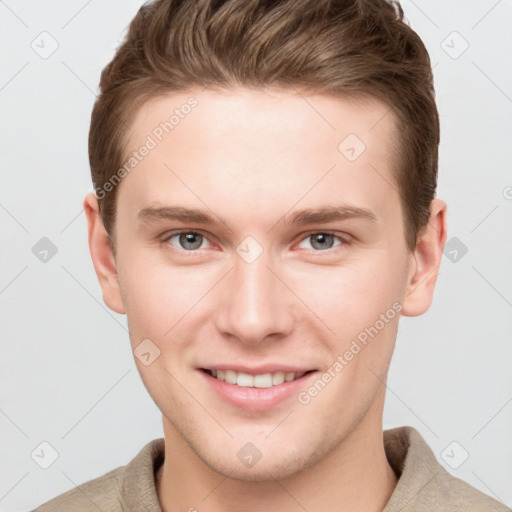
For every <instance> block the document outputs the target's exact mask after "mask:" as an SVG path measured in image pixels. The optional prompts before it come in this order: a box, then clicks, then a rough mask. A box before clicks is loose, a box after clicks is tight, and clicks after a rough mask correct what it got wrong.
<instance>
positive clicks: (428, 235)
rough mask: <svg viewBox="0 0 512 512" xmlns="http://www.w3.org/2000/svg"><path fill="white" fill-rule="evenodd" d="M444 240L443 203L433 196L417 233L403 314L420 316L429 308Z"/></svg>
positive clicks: (444, 212)
mask: <svg viewBox="0 0 512 512" xmlns="http://www.w3.org/2000/svg"><path fill="white" fill-rule="evenodd" d="M445 242H446V203H445V202H444V201H442V200H441V199H434V200H433V201H432V203H431V205H430V218H429V221H428V224H427V225H426V226H425V228H424V229H423V230H422V231H421V233H419V234H418V239H417V242H416V247H415V248H414V253H413V254H412V255H411V257H412V258H413V259H414V261H413V263H412V264H411V269H410V272H409V276H408V280H407V286H406V290H405V296H404V300H403V309H402V312H401V313H402V315H404V316H419V315H422V314H424V313H425V312H426V311H428V309H429V307H430V305H431V303H432V299H433V297H434V288H435V284H436V281H437V276H438V273H439V267H440V265H441V259H442V256H443V247H444V244H445Z"/></svg>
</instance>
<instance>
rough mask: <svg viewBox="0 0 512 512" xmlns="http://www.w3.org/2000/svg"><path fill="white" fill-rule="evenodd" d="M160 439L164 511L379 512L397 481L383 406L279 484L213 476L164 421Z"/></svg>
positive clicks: (159, 483) (159, 488)
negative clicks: (314, 461)
mask: <svg viewBox="0 0 512 512" xmlns="http://www.w3.org/2000/svg"><path fill="white" fill-rule="evenodd" d="M374 405H375V404H374ZM164 436H165V461H164V464H163V465H162V466H161V467H160V469H159V470H158V473H157V494H158V498H159V500H160V504H161V507H162V510H163V511H164V512H178V511H183V510H187V511H191V512H192V511H195V510H208V511H209V512H226V511H229V510H233V508H236V510H238V511H241V512H257V511H261V510H265V511H268V512H282V511H283V510H289V511H295V510H297V511H301V512H303V511H304V510H307V511H308V512H324V511H333V510H336V511H339V512H356V511H358V512H360V511H363V510H364V511H365V512H381V511H382V510H383V509H384V507H385V505H386V503H387V502H388V500H389V498H390V497H391V494H392V493H393V490H394V489H395V486H396V484H397V481H398V480H397V476H396V475H395V472H394V471H393V469H392V468H391V466H390V465H389V463H388V461H387V458H386V454H385V451H384V443H383V437H382V406H381V407H376V408H375V410H373V411H372V410H371V409H370V410H369V411H368V413H367V415H366V416H365V418H364V419H363V420H362V421H361V423H360V424H359V425H358V426H357V427H356V428H355V429H354V430H353V431H352V432H351V433H350V434H349V435H348V436H347V437H346V438H345V439H344V440H343V441H342V442H341V443H340V444H339V445H338V446H337V447H336V449H335V450H333V451H332V452H331V453H330V454H329V456H328V457H326V458H324V459H323V460H321V461H320V462H318V463H317V464H315V465H314V466H311V467H309V468H307V469H306V470H304V471H302V472H301V473H298V474H295V475H293V476H291V477H289V478H286V479H284V480H280V481H278V480H269V481H263V482H248V481H240V480H234V479H230V478H228V477H225V476H223V475H221V474H219V473H217V472H216V471H214V470H213V469H211V468H210V467H208V466H206V464H204V463H203V462H202V460H201V459H199V457H197V455H196V454H195V453H194V452H193V451H192V450H191V448H190V447H189V445H188V444H187V443H186V442H185V441H184V440H183V438H182V437H181V436H180V434H179V433H178V432H177V431H176V430H175V429H174V427H173V426H172V425H171V424H170V423H169V422H167V421H165V419H164ZM235 504H236V506H234V505H235Z"/></svg>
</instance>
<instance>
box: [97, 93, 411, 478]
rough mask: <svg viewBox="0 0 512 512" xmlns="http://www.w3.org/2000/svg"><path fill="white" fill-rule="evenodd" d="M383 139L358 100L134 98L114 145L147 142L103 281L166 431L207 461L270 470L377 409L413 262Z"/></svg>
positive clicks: (279, 473) (304, 456) (223, 468)
mask: <svg viewBox="0 0 512 512" xmlns="http://www.w3.org/2000/svg"><path fill="white" fill-rule="evenodd" d="M191 97H194V98H195V103H194V106H193V107H192V108H183V106H184V105H186V104H187V100H189V98H191ZM191 103H192V102H190V100H189V104H191ZM176 109H178V110H179V112H180V113H181V115H179V116H177V118H179V121H177V122H176V124H175V125H174V126H173V127H172V129H169V127H168V126H167V128H168V130H167V132H166V131H165V130H163V129H162V125H160V123H163V122H165V121H166V120H168V119H169V112H173V111H175V110H176ZM180 109H181V110H180ZM185 112H186V113H185ZM175 121H176V120H175ZM158 127H160V130H159V129H158ZM148 136H149V137H150V139H151V140H152V141H153V143H154V144H153V143H152V142H150V139H148ZM159 139H161V140H159ZM395 140H396V137H395V127H394V118H393V116H392V115H391V114H389V113H388V108H387V107H386V106H385V105H384V104H382V103H380V102H378V101H377V100H373V99H364V100H363V99H358V100H347V99H339V98H334V97H329V96H324V95H305V94H302V95H299V94H297V93H295V92H294V91H280V90H265V91H263V90H258V91H249V90H245V89H234V90H229V91H212V90H204V91H199V90H194V91H189V92H187V93H179V94H172V95H168V96H165V97H163V98H159V99H154V100H151V101H150V102H148V103H147V104H145V105H144V106H143V107H142V108H141V109H140V111H139V112H138V114H137V116H136V118H135V120H134V122H133V127H132V131H131V132H130V139H129V142H128V148H129V150H130V153H131V152H132V151H135V150H138V149H139V148H141V146H143V145H144V144H146V145H149V146H152V147H150V149H149V150H148V151H142V152H139V156H140V153H146V154H145V156H143V157H142V158H140V161H138V162H137V164H136V166H135V167H134V168H133V169H132V170H131V171H130V172H129V173H128V174H127V175H126V176H125V177H124V178H123V180H122V182H121V184H120V185H119V186H118V190H117V194H118V203H117V218H116V232H115V237H116V243H117V251H116V260H115V271H116V275H117V277H118V279H117V278H116V279H114V281H115V284H112V281H110V284H108V285H107V284H102V285H103V287H104V297H105V300H106V302H107V304H108V305H109V306H110V307H111V308H112V309H115V310H117V311H119V312H125V313H126V314H127V317H128V323H129V330H130V338H131V344H132V348H133V349H134V350H135V353H136V354H140V353H141V352H142V353H145V354H146V355H145V356H143V357H142V358H141V360H144V363H143V362H141V360H139V358H136V362H137V366H138V368H139V371H140V374H141V377H142V379H143V382H144V384H145V386H146V387H147V389H148V391H149V393H150V395H151V397H152V398H153V400H154V401H155V403H156V404H157V405H158V407H159V408H160V410H161V411H162V413H163V418H164V427H165V429H166V433H167V432H174V433H176V434H177V435H178V436H179V437H180V438H181V439H182V440H184V441H185V442H186V445H187V446H188V447H189V448H190V449H191V451H192V452H193V453H194V454H195V455H196V456H197V457H198V458H199V459H200V460H201V461H203V462H204V463H206V464H207V465H208V466H209V467H210V468H212V469H214V470H216V471H218V472H220V473H221V474H224V475H228V474H230V476H231V478H238V479H241V480H266V479H268V474H269V473H268V472H270V473H271V474H272V475H273V477H274V478H278V477H280V478H284V477H286V476H290V475H292V474H293V473H295V472H298V471H300V470H302V469H304V468H306V467H310V466H312V465H313V464H315V463H316V462H318V461H319V460H321V459H322V458H324V457H326V455H327V454H329V453H331V452H333V450H336V448H337V447H338V446H340V443H342V441H344V440H346V439H347V438H349V436H350V435H351V434H353V433H354V432H355V431H357V429H358V428H359V429H362V428H363V427H364V428H370V427H369V426H368V425H369V422H370V421H371V422H373V426H375V422H376V421H377V422H378V420H377V419H376V418H378V416H379V413H378V412H379V411H380V413H381V412H382V402H383V393H382V381H384V380H385V379H386V374H387V370H388V366H389V362H390V358H391V355H392V352H393V348H394V342H395V337H396V332H397V327H398V319H399V316H400V312H401V313H402V314H404V312H405V313H407V307H408V305H407V301H408V300H409V298H408V293H409V292H410V290H411V282H412V281H413V280H414V279H413V274H414V272H415V270H417V265H415V262H416V261H417V260H416V259H415V254H414V252H411V251H409V250H408V249H407V247H406V243H405V237H404V222H403V212H402V210H401V205H400V204H401V203H400V199H399V194H398V186H397V184H396V180H395V178H394V165H395V156H394V155H395V153H394V151H395V150H394V147H395V146H394V144H395ZM117 293H118V297H117V298H116V294H117ZM411 300H412V299H411ZM144 340H146V341H144ZM148 340H149V341H148ZM141 343H143V344H142V345H141ZM148 354H149V355H148ZM215 375H216V377H215ZM219 377H220V378H222V377H223V378H224V379H225V380H224V381H223V380H221V379H220V378H219ZM290 379H293V380H290ZM260 455H261V458H260V459H259V460H257V459H258V457H259V456H260ZM253 459H254V460H256V463H255V464H254V463H253V462H252V461H253Z"/></svg>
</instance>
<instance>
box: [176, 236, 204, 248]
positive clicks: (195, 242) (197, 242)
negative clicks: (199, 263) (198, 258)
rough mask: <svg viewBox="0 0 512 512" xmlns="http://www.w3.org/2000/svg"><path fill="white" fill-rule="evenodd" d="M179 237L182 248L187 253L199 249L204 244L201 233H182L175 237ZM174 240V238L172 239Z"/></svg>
mask: <svg viewBox="0 0 512 512" xmlns="http://www.w3.org/2000/svg"><path fill="white" fill-rule="evenodd" d="M175 236H178V237H179V243H180V246H181V247H182V248H183V249H186V250H187V251H193V250H194V249H199V248H200V247H201V244H202V243H203V235H201V234H199V233H194V232H189V233H180V234H178V235H175ZM171 238H173V237H171Z"/></svg>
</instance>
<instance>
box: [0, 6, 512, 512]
mask: <svg viewBox="0 0 512 512" xmlns="http://www.w3.org/2000/svg"><path fill="white" fill-rule="evenodd" d="M141 3H142V2H141V1H140V0H138V1H136V0H130V1H127V0H122V1H121V0H115V1H114V0H109V1H108V2H107V1H105V0H103V1H101V2H100V1H99V0H89V1H84V0H72V1H70V0H67V1H64V0H53V1H46V2H37V1H35V0H30V1H29V0H24V1H21V0H20V1H17V2H16V1H15V0H5V1H1V0H0V34H1V38H2V44H1V48H0V51H1V56H0V58H1V63H2V66H1V76H0V102H1V114H2V118H1V134H0V157H1V165H2V167H1V172H2V175H1V187H0V223H1V230H2V248H1V252H0V300H1V326H2V337H1V357H0V378H1V388H0V390H1V391H0V392H1V402H0V439H1V453H0V464H1V467H0V510H1V511H24V510H30V509H31V508H34V507H35V506H36V505H38V504H40V503H42V502H43V501H46V500H48V499H50V498H52V497H54V496H55V495H57V494H59V493H61V492H64V491H66V490H68V489H71V488H73V487H74V486H76V485H79V484H81V483H83V482H85V481H87V480H89V479H92V478H95V477H97V476H99V475H102V474H103V473H105V472H107V471H109V470H111V469H113V468H115V467H117V466H119V465H124V464H126V463H127V462H128V461H129V460H130V459H131V458H132V457H133V456H134V455H135V454H136V453H137V452H138V451H139V450H140V449H141V448H142V446H143V445H144V444H146V443H147V442H148V441H149V440H151V439H153V438H156V437H162V436H163V431H162V426H161V418H160V413H159V411H158V409H157V408H156V406H155V405H154V403H153V402H152V400H151V398H150V397H149V395H148V394H147V392H146V390H145V388H144V387H143V385H142V382H141V380H140V377H139V375H138V372H137V369H136V367H135V363H134V361H133V356H132V354H131V350H130V344H129V339H128V333H127V330H126V321H125V318H124V316H120V315H117V314H115V313H113V312H111V311H110V310H108V309H107V308H106V307H105V305H104V304H103V302H102V299H101V292H100V288H99V285H98V283H97V280H96V276H95V274H94V270H93V266H92V263H91V261H90V256H89V252H88V246H87V239H86V225H85V217H84V214H83V211H82V200H83V197H84V196H85V194H86V193H88V192H90V191H91V190H92V185H91V182H90V176H89V167H88V156H87V136H88V128H89V119H90V113H91V109H92V105H93V102H94V99H95V94H96V91H97V85H98V81H99V76H100V72H101V69H102V68H103V66H104V65H105V64H106V63H107V62H108V61H109V60H110V59H111V58H112V57H113V55H114V51H115V48H116V47H117V46H118V44H119V42H120V40H121V38H122V36H123V34H124V31H125V27H126V26H127V24H128V23H129V21H130V19H131V18H132V17H133V16H134V15H135V13H136V11H137V9H138V7H139V6H140V5H141ZM402 5H403V7H404V10H405V13H406V17H407V19H408V20H409V22H410V24H411V25H412V27H413V28H414V29H415V30H416V31H417V32H418V33H419V35H420V36H421V37H422V39H423V40H424V41H425V44H426V45H427V48H428V50H429V53H430V55H431V59H432V63H433V65H434V66H435V67H434V73H435V82H436V90H437V98H438V107H439V111H440V115H441V136H442V143H441V152H440V178H439V189H438V197H441V198H443V199H444V200H445V201H447V203H448V224H449V234H448V239H451V238H453V237H456V238H457V240H452V241H451V243H452V244H455V245H453V247H452V246H450V247H452V249H451V250H452V251H453V250H456V251H458V252H457V253H454V252H452V253H451V254H447V255H445V256H444V257H443V263H442V266H441V271H440V276H439V280H438V285H437V290H436V296H435V300H434V304H433V306H432V307H431V309H430V310H429V312H428V313H427V314H425V315H424V316H422V317H419V318H403V319H402V322H401V327H400V330H399V335H398V342H397V348H396V352H395V356H394V360H393V362H392V365H391V370H390V376H389V382H388V387H389V389H388V395H387V402H386V408H385V415H384V427H385V428H391V427H394V426H399V425H412V426H414V427H416V428H417V429H418V430H419V431H420V432H421V434H422V435H423V436H424V438H425V439H426V441H427V442H428V443H429V445H430V446H431V447H432V449H433V451H434V453H435V454H436V456H437V457H438V459H439V460H440V461H441V463H442V464H443V465H444V466H445V467H446V468H447V469H448V470H449V471H450V472H451V473H452V474H454V475H456V476H457V477H460V478H462V479H464V480H466V481H467V482H469V483H470V484H471V485H473V486H475V487H476V488H478V489H480V490H482V491H483V492H485V493H487V494H489V495H491V496H494V497H495V498H496V499H499V500H501V501H502V502H504V503H505V504H507V505H508V506H512V485H511V482H512V436H511V432H512V430H511V427H512V372H511V371H510V368H511V362H512V343H511V333H512V314H511V313H512V286H511V284H512V173H511V170H510V162H511V156H512V154H511V153H512V150H511V143H510V136H511V133H512V72H511V69H510V55H511V54H512V31H511V30H510V26H511V21H512V3H511V1H510V0H501V1H496V0H485V1H484V0H478V1H476V0H473V1H462V0H458V1H451V2H443V1H441V0H435V1H432V0H429V1H427V0H415V1H414V2H413V1H405V2H403V4H402ZM44 31H46V32H48V33H49V34H50V35H51V36H48V35H42V36H41V35H40V34H41V33H42V32H44ZM454 31H455V32H457V34H454ZM52 38H53V39H54V40H55V41H56V42H57V43H58V48H57V49H56V51H55V52H54V53H53V54H52V55H50V56H48V57H47V58H42V57H41V56H40V54H41V53H43V52H45V51H46V52H48V51H49V50H51V48H52V46H51V45H52V44H55V43H52ZM33 41H34V42H33ZM466 44H468V45H469V46H468V48H467V49H466V50H465V51H464V52H463V53H461V51H462V50H463V49H464V48H465V46H466ZM31 45H32V46H34V47H35V48H36V49H37V51H38V52H39V54H38V53H36V51H35V50H34V49H33V48H32V47H31ZM43 56H45V57H46V56H47V55H43ZM42 237H48V238H49V239H50V240H51V241H52V242H53V244H55V246H56V247H57V250H58V251H57V253H56V254H55V255H54V256H53V257H51V258H50V255H48V261H47V262H46V263H45V262H42V261H40V260H39V259H38V258H37V257H36V255H34V254H33V252H32V248H33V246H34V245H35V244H36V243H37V242H38V241H39V240H40V239H41V238H42ZM456 244H458V246H457V245H456ZM461 244H464V246H466V247H467V249H468V251H467V253H466V254H464V255H462V252H461V250H460V247H461ZM461 255H462V256H461ZM455 257H456V261H455V262H454V261H451V259H454V258H455ZM450 258H451V259H450ZM43 441H46V442H48V443H50V444H51V445H52V446H53V447H54V449H55V450H56V451H57V452H58V454H59V456H58V458H57V459H56V461H55V462H54V463H53V464H52V465H51V466H50V467H49V468H48V469H43V468H41V467H40V465H38V463H36V461H35V460H38V462H40V463H41V462H44V461H43V460H42V459H44V457H40V458H39V459H38V458H37V457H36V456H34V459H33V458H32V457H31V454H32V453H33V452H34V450H35V453H36V454H37V453H42V452H41V448H43V452H45V457H46V458H47V459H46V460H47V462H48V461H49V460H50V459H48V457H49V456H50V455H49V454H51V451H50V449H49V448H47V447H46V449H45V446H44V445H43V447H41V446H40V443H41V442H43ZM453 441H456V444H453V445H450V444H451V443H452V442H453ZM446 447H449V448H448V449H447V450H446V451H445V452H444V456H443V455H442V454H443V450H445V448H446ZM464 450H466V451H467V452H468V454H469V457H468V459H467V460H466V461H465V462H464V463H463V464H462V465H461V466H460V467H459V468H457V469H454V468H453V467H451V466H454V465H457V463H459V462H460V460H461V458H462V457H463V455H464ZM450 464H451V466H450Z"/></svg>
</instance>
